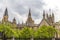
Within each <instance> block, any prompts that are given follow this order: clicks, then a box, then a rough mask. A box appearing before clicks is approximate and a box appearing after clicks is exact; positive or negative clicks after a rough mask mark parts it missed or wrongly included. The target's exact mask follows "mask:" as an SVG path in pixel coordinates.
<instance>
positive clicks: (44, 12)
mask: <svg viewBox="0 0 60 40" xmlns="http://www.w3.org/2000/svg"><path fill="white" fill-rule="evenodd" d="M43 19H45V10H44V11H43Z"/></svg>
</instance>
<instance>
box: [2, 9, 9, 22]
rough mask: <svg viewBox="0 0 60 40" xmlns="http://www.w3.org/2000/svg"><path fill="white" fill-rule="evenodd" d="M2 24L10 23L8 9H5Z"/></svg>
mask: <svg viewBox="0 0 60 40" xmlns="http://www.w3.org/2000/svg"><path fill="white" fill-rule="evenodd" d="M2 22H8V10H7V8H6V9H5V12H4V16H3V19H2Z"/></svg>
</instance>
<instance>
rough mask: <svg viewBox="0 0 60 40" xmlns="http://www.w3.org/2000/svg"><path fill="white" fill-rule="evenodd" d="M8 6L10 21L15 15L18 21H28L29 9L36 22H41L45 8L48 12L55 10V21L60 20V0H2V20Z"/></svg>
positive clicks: (0, 17) (0, 6) (0, 4)
mask: <svg viewBox="0 0 60 40" xmlns="http://www.w3.org/2000/svg"><path fill="white" fill-rule="evenodd" d="M6 8H7V9H8V14H9V21H12V20H13V18H14V17H15V18H16V20H17V23H18V22H19V23H22V21H23V22H24V23H25V22H26V20H27V17H28V13H29V9H30V10H31V14H32V18H33V20H34V21H35V23H36V24H39V23H40V22H41V20H42V18H43V16H42V15H43V10H45V11H46V12H47V13H48V14H51V12H53V13H54V15H55V22H58V21H59V20H60V0H0V20H2V18H3V15H4V11H5V9H6ZM49 9H51V11H49Z"/></svg>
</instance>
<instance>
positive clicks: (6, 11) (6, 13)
mask: <svg viewBox="0 0 60 40" xmlns="http://www.w3.org/2000/svg"><path fill="white" fill-rule="evenodd" d="M4 16H8V10H7V8H6V9H5V14H4Z"/></svg>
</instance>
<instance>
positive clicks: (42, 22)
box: [39, 19, 49, 26]
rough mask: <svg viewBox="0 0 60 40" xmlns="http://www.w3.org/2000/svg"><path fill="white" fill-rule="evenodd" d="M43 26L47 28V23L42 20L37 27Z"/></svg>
mask: <svg viewBox="0 0 60 40" xmlns="http://www.w3.org/2000/svg"><path fill="white" fill-rule="evenodd" d="M43 25H46V26H49V23H48V22H47V21H46V20H45V19H42V21H41V22H40V24H39V26H43Z"/></svg>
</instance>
